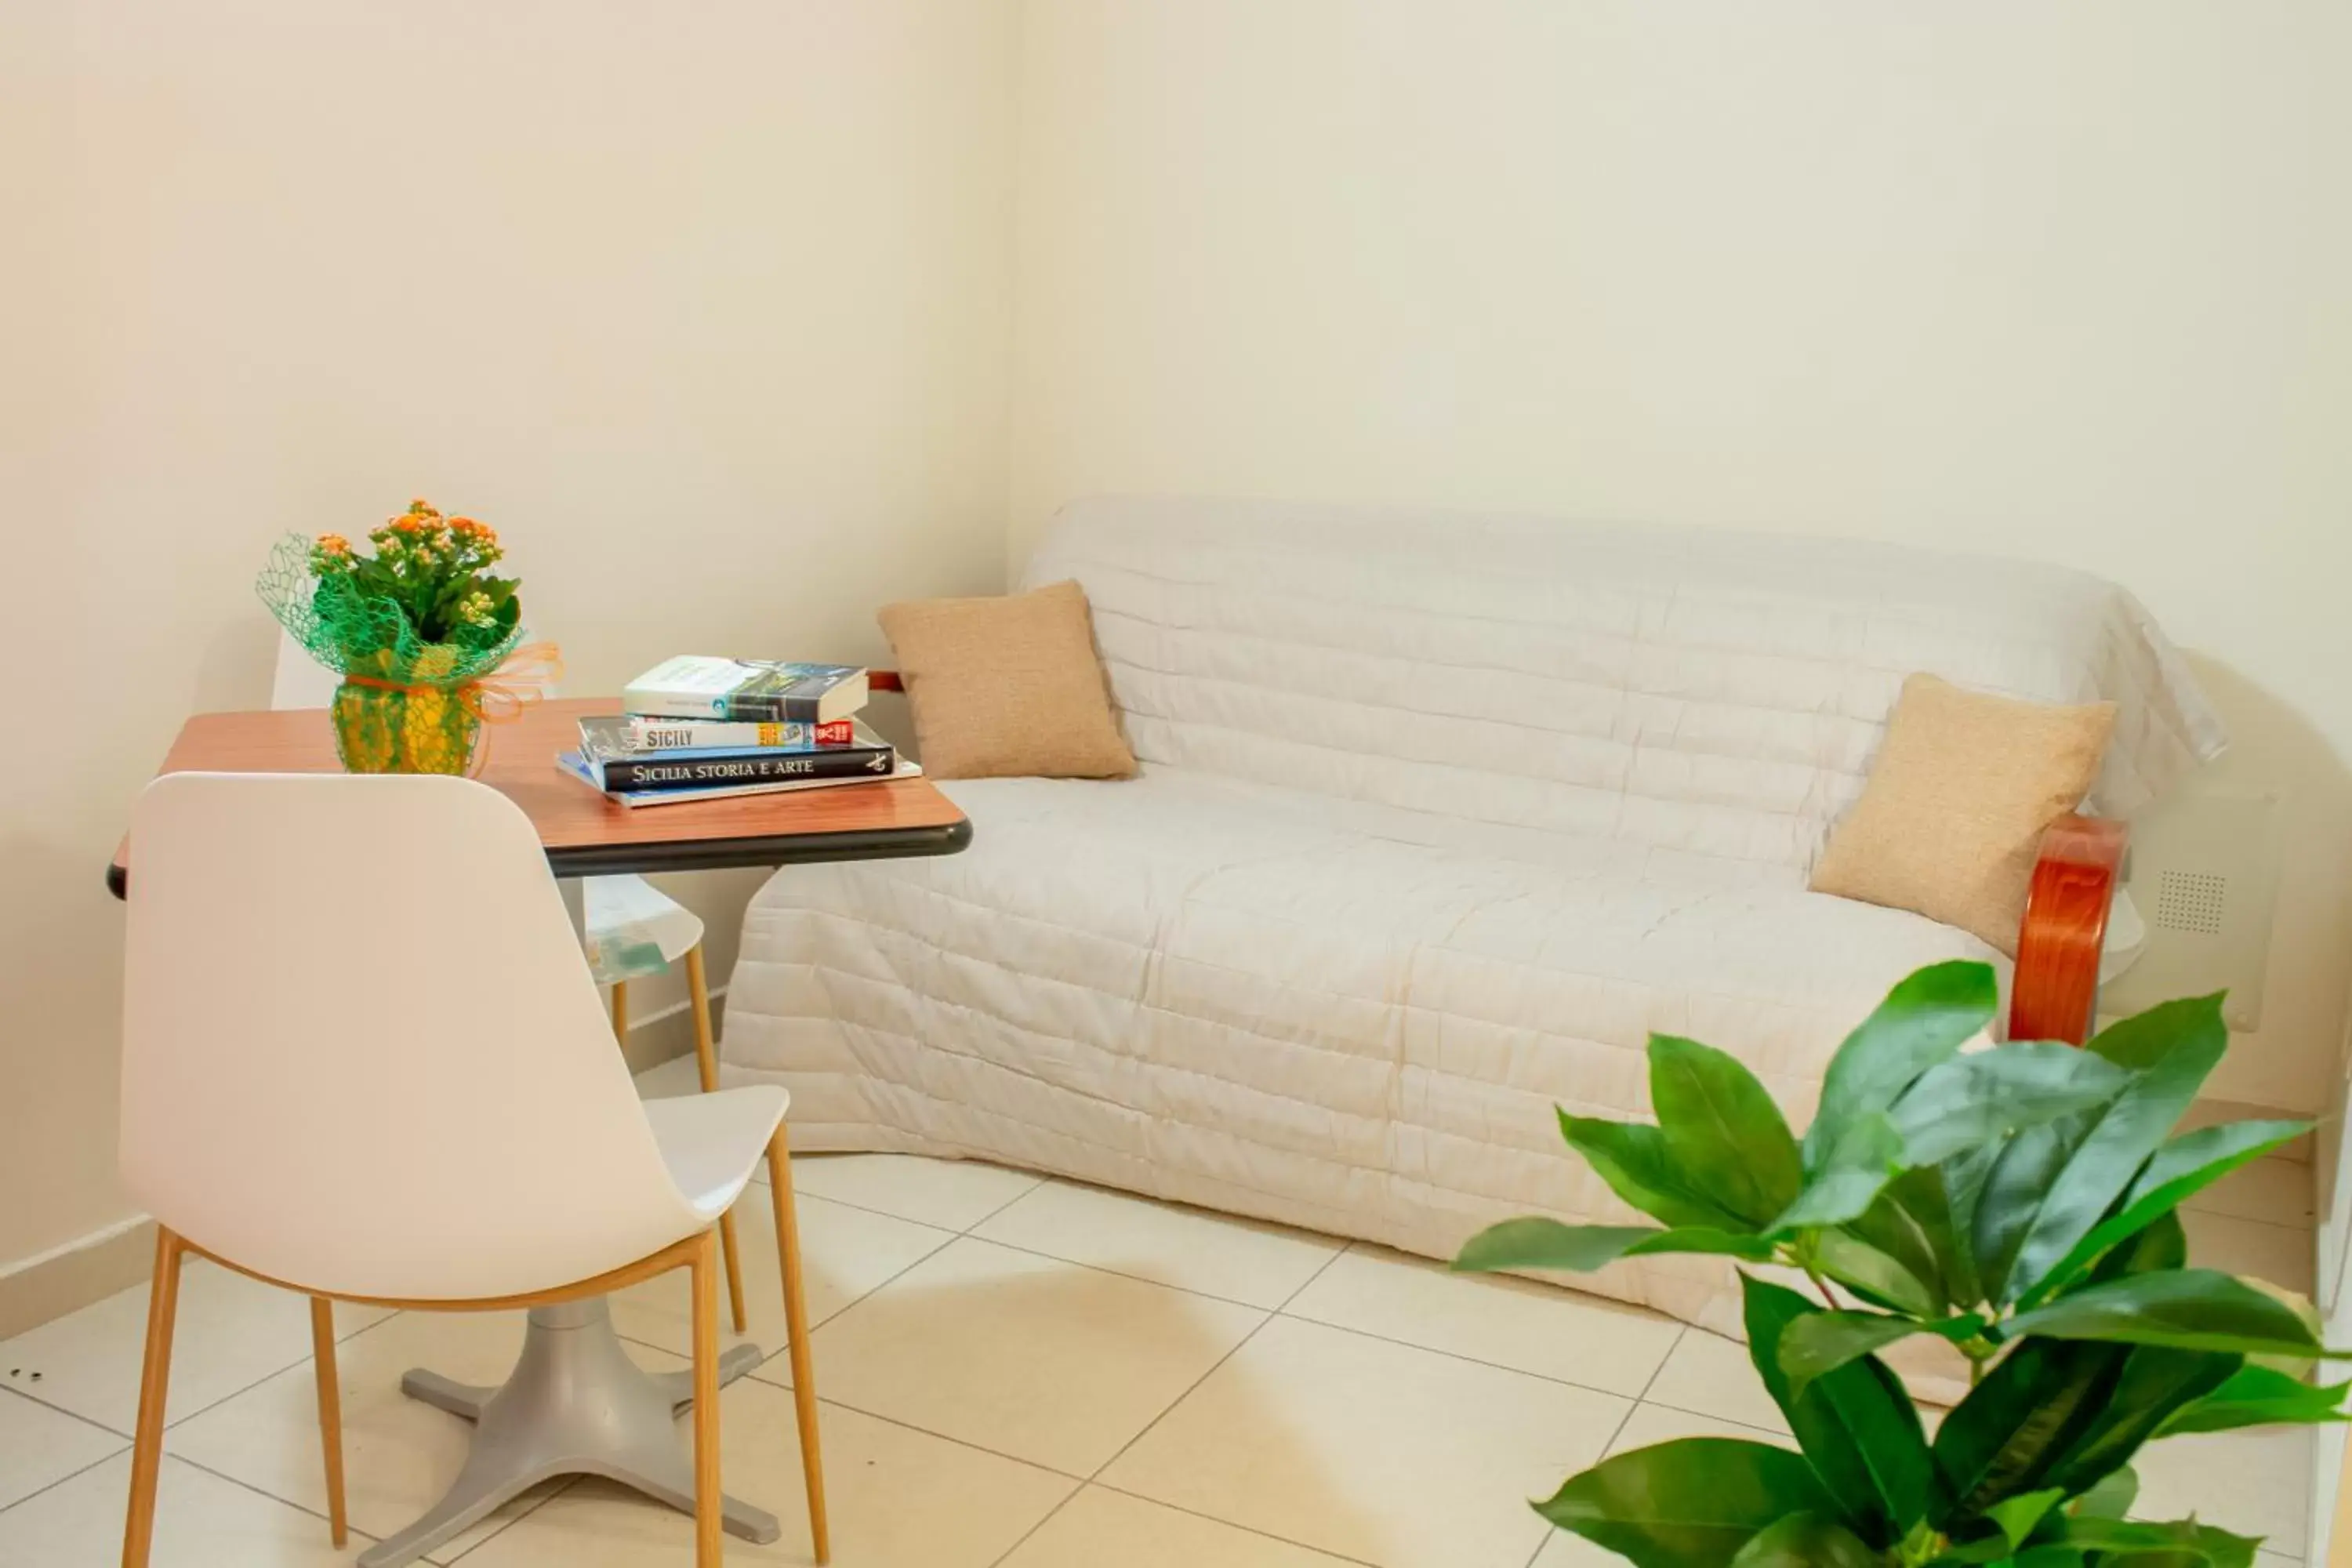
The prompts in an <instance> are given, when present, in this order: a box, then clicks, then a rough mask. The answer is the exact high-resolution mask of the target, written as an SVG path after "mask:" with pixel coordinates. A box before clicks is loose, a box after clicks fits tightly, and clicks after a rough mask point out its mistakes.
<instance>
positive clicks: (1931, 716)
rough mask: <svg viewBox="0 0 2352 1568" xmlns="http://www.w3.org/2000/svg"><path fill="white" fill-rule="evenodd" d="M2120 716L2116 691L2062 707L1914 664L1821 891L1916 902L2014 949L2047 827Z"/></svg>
mask: <svg viewBox="0 0 2352 1568" xmlns="http://www.w3.org/2000/svg"><path fill="white" fill-rule="evenodd" d="M2115 726H2116V705H2115V704H2114V703H2112V702H2091V703H2085V704H2084V705H2083V706H2081V707H2079V708H2062V707H2055V706H2052V705H2049V704H2046V703H2041V702H2025V701H2021V700H2018V699H2016V698H2011V697H1989V696H1986V695H1984V694H1982V693H1980V692H1975V691H1963V690H1962V689H1959V688H1958V687H1957V686H1954V685H1953V684H1952V683H1951V682H1950V681H1948V680H1944V679H1939V678H1937V677H1936V676H1933V675H1915V676H1912V677H1911V678H1910V679H1907V680H1906V681H1905V682H1904V683H1903V695H1902V697H1901V698H1900V699H1899V700H1897V701H1896V702H1895V714H1894V717H1893V718H1891V719H1889V720H1888V721H1887V724H1886V738H1885V741H1884V742H1881V743H1880V745H1879V748H1878V760H1877V761H1876V762H1874V763H1872V764H1871V768H1870V779H1869V782H1868V783H1867V784H1864V786H1863V791H1862V798H1861V799H1860V800H1858V801H1856V802H1854V805H1853V810H1852V811H1849V812H1848V813H1846V815H1845V818H1844V820H1843V821H1841V822H1840V823H1839V824H1838V825H1837V828H1836V831H1834V832H1833V833H1832V834H1831V835H1830V842H1829V847H1828V848H1826V849H1824V850H1823V851H1822V858H1821V860H1820V863H1819V864H1817V865H1816V866H1814V868H1813V880H1812V887H1813V890H1814V891H1815V892H1820V893H1835V894H1837V895H1838V896H1840V897H1841V898H1848V899H1861V900H1864V901H1865V902H1867V903H1873V904H1887V905H1891V906H1892V907H1894V908H1895V909H1898V910H1916V911H1918V912H1919V913H1920V914H1923V915H1926V916H1927V918H1928V919H1930V920H1937V921H1943V922H1944V923H1945V924H1946V925H1953V926H1958V927H1959V928H1960V929H1961V930H1962V931H1970V932H1973V933H1974V934H1975V935H1977V936H1979V937H1982V938H1983V939H1984V940H1985V941H1987V942H1990V943H1991V944H1992V945H1993V946H1995V947H1997V948H1999V949H2000V951H2001V952H2005V953H2008V954H2010V955H2011V957H2014V956H2015V955H2016V953H2017V928H2018V925H2019V923H2020V922H2021V921H2023V920H2024V918H2025V895H2026V889H2027V887H2028V885H2029V884H2030V883H2031V882H2032V879H2033V863H2034V861H2035V859H2036V858H2038V857H2039V854H2040V849H2041V844H2042V830H2043V829H2044V828H2046V827H2048V826H2050V824H2051V823H2052V822H2053V821H2055V820H2056V819H2057V818H2059V817H2060V816H2064V815H2065V814H2066V813H2067V812H2070V811H2072V810H2074V808H2075V806H2076V805H2080V804H2081V803H2082V799H2083V797H2084V795H2087V794H2089V793H2090V789H2091V785H2092V784H2093V782H2094V781H2095V780H2096V779H2097V778H2098V776H2099V763H2100V759H2101V758H2103V757H2104V756H2105V754H2106V750H2107V736H2108V734H2109V733H2110V732H2111V731H2113V730H2114V729H2115Z"/></svg>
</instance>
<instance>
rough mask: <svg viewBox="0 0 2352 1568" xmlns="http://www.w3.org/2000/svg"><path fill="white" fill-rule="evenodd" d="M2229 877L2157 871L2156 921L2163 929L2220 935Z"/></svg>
mask: <svg viewBox="0 0 2352 1568" xmlns="http://www.w3.org/2000/svg"><path fill="white" fill-rule="evenodd" d="M2229 896H2230V879H2229V878H2227V877H2223V876H2217V875H2215V874H2214V873H2212V872H2210V871H2175V870H2170V869H2167V870H2162V871H2158V873H2157V874H2156V923H2157V924H2158V926H2160V927H2161V928H2163V929H2164V930H2166V931H2189V932H2192V933H2194V934H2196V935H2198V936H2220V935H2221V917H2222V914H2223V912H2224V911H2225V910H2227V909H2228V907H2229Z"/></svg>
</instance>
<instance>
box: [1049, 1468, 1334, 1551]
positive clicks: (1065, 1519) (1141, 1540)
mask: <svg viewBox="0 0 2352 1568" xmlns="http://www.w3.org/2000/svg"><path fill="white" fill-rule="evenodd" d="M1111 1564H1116V1565H1117V1568H1353V1565H1352V1564H1350V1563H1349V1562H1348V1560H1347V1559H1346V1558H1344V1557H1332V1556H1329V1555H1328V1554H1326V1553H1324V1552H1310V1551H1308V1550H1307V1548H1306V1547H1304V1546H1294V1545H1292V1544H1290V1543H1289V1542H1284V1541H1276V1540H1275V1539H1274V1538H1273V1537H1272V1536H1270V1535H1259V1534H1256V1533H1255V1532H1253V1531H1246V1530H1244V1529H1242V1528H1241V1527H1240V1526H1238V1525H1232V1524H1220V1523H1218V1522H1217V1521H1214V1520H1211V1519H1202V1517H1200V1516H1199V1515H1198V1514H1192V1513H1185V1512H1183V1511H1181V1510H1178V1509H1172V1508H1163V1507H1161V1506H1160V1504H1158V1503H1156V1502H1146V1501H1144V1500H1143V1499H1141V1498H1137V1497H1129V1496H1128V1495H1127V1494H1126V1493H1125V1492H1115V1491H1110V1490H1108V1489H1105V1488H1102V1487H1098V1486H1096V1487H1088V1488H1087V1489H1085V1490H1084V1491H1082V1492H1080V1493H1079V1494H1078V1495H1077V1496H1076V1497H1074V1498H1072V1499H1071V1500H1069V1501H1068V1502H1066V1503H1064V1504H1063V1505H1062V1507H1061V1509H1060V1510H1058V1511H1057V1512H1055V1515H1054V1517H1053V1518H1051V1519H1049V1520H1047V1521H1045V1525H1044V1526H1043V1527H1042V1528H1041V1529H1039V1531H1037V1533H1036V1534H1034V1535H1033V1536H1031V1537H1030V1538H1029V1539H1028V1540H1026V1541H1024V1542H1022V1543H1021V1545H1020V1546H1019V1548H1018V1549H1016V1550H1015V1551H1014V1552H1013V1555H1012V1556H1010V1557H1007V1558H1006V1559H1005V1560H1004V1563H1003V1568H1109V1565H1111Z"/></svg>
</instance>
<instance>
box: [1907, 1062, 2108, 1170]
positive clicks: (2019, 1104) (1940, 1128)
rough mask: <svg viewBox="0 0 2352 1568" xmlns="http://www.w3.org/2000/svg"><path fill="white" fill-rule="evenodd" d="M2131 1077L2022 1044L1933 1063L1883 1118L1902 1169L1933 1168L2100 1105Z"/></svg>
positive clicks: (2098, 1064) (2101, 1064)
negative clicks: (1900, 1151) (1897, 1137)
mask: <svg viewBox="0 0 2352 1568" xmlns="http://www.w3.org/2000/svg"><path fill="white" fill-rule="evenodd" d="M2130 1076H2131V1075H2130V1074H2128V1073H2126V1071H2125V1070H2124V1069H2123V1068H2119V1067H2117V1066H2116V1064H2115V1063H2113V1062H2111V1061H2108V1060H2107V1059H2106V1058H2104V1057H2101V1056H2099V1055H2097V1054H2095V1053H2094V1052H2090V1051H2084V1050H2080V1049H2077V1048H2076V1047H2073V1046H2062V1045H2053V1044H2051V1043H2049V1042H2048V1041H2042V1040H2022V1041H2018V1042H2015V1043H2012V1044H2010V1045H2005V1046H1996V1047H1993V1048H1992V1049H1990V1050H1988V1051H1973V1052H1970V1053H1969V1055H1967V1056H1961V1057H1954V1058H1952V1059H1951V1060H1949V1061H1947V1062H1938V1063H1937V1065H1936V1066H1934V1067H1932V1068H1928V1069H1927V1071H1926V1072H1924V1073H1922V1074H1920V1075H1919V1079H1918V1081H1917V1082H1916V1083H1914V1084H1913V1085H1912V1086H1911V1087H1910V1088H1909V1089H1906V1090H1904V1092H1903V1096H1902V1098H1901V1099H1899V1100H1896V1101H1895V1106H1894V1109H1893V1110H1891V1111H1890V1112H1889V1113H1888V1114H1889V1116H1890V1117H1891V1119H1892V1120H1893V1121H1894V1123H1895V1131H1897V1132H1900V1133H1901V1134H1902V1135H1903V1144H1904V1156H1903V1157H1904V1162H1905V1163H1906V1164H1910V1165H1934V1164H1938V1163H1941V1162H1943V1161H1945V1160H1948V1159H1949V1158H1951V1156H1953V1155H1954V1154H1957V1153H1958V1152H1960V1151H1961V1150H1963V1149H1968V1148H1973V1147H1975V1146H1976V1145H1978V1144H1980V1143H1983V1142H1986V1141H1987V1140H1989V1139H1994V1138H2000V1137H2004V1136H2006V1135H2007V1134H2009V1133H2011V1132H2014V1131H2017V1130H2018V1129H2019V1128H2021V1127H2038V1126H2040V1125H2042V1123H2044V1122H2048V1121H2057V1120H2058V1119H2059V1118H2060V1117H2062V1116H2071V1115H2074V1114H2075V1113H2076V1112H2078V1111H2084V1110H2091V1109H2092V1108H2094V1107H2095V1106H2099V1105H2103V1104H2105V1102H2106V1101H2107V1100H2111V1099H2113V1098H2114V1097H2115V1095H2116V1092H2117V1091H2118V1090H2120V1089H2122V1088H2123V1087H2124V1085H2125V1084H2126V1082H2128V1081H2129V1079H2130Z"/></svg>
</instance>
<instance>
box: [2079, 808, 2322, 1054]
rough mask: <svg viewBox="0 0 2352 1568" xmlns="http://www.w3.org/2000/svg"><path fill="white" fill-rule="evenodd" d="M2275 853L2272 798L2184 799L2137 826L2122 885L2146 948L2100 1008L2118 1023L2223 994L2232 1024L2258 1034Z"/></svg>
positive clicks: (2108, 989) (2104, 993) (2110, 986)
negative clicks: (2140, 922)
mask: <svg viewBox="0 0 2352 1568" xmlns="http://www.w3.org/2000/svg"><path fill="white" fill-rule="evenodd" d="M2278 853H2279V852H2278V801H2277V800H2276V799H2275V798H2274V797H2272V796H2269V795H2183V796H2180V797H2179V798H2177V799H2174V800H2170V801H2168V802H2166V803H2165V805H2163V806H2162V807H2161V808H2160V809H2158V810H2157V811H2154V812H2151V813H2149V814H2148V815H2147V816H2144V817H2142V818H2140V819H2139V820H2137V821H2136V822H2134V823H2133V824H2132V843H2131V862H2130V870H2129V875H2128V876H2127V877H2126V880H2125V886H2126V888H2128V889H2130V891H2131V896H2132V901H2133V902H2134V903H2136V904H2137V905H2138V906H2139V909H2140V912H2141V914H2142V915H2143V916H2144V917H2145V918H2146V920H2147V946H2146V947H2145V948H2144V949H2142V951H2141V952H2140V954H2139V956H2138V957H2137V958H2136V959H2135V960H2133V962H2132V963H2131V965H2130V967H2129V968H2127V969H2126V970H2124V971H2123V973H2120V974H2117V975H2116V977H2115V978H2114V979H2113V980H2111V981H2109V982H2108V983H2107V984H2105V986H2103V987H2102V988H2101V990H2100V993H2099V1011H2100V1012H2102V1013H2105V1014H2107V1015H2109V1016H2121V1015H2123V1014H2126V1013H2137V1012H2138V1011H2140V1010H2141V1009H2142V1008H2144V1007H2153V1006H2154V1005H2157V1004H2158V1002H2168V1001H2170V1000H2172V999H2173V998H2174V997H2176V996H2201V995H2204V994H2207V993H2209V992H2214V991H2227V992H2228V993H2229V994H2230V1000H2229V1004H2228V1005H2227V1006H2226V1007H2225V1008H2224V1010H2223V1013H2222V1016H2224V1017H2226V1018H2227V1019H2228V1020H2229V1022H2230V1026H2231V1028H2233V1029H2252V1028H2256V1027H2259V1026H2260V1025H2261V1023H2262V1016H2263V969H2264V968H2265V966H2266V965H2267V964H2268V963H2269V960H2270V943H2271V905H2272V902H2273V900H2274V899H2275V897H2276V896H2277V888H2278Z"/></svg>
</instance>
